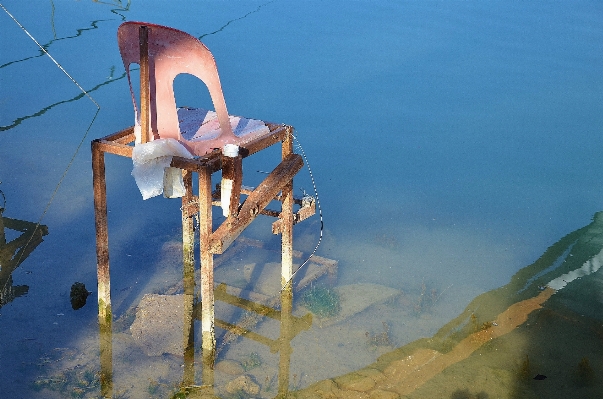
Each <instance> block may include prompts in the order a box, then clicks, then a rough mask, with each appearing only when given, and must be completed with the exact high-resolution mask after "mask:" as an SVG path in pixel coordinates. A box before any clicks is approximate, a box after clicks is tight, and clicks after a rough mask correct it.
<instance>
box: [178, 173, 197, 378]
mask: <svg viewBox="0 0 603 399" xmlns="http://www.w3.org/2000/svg"><path fill="white" fill-rule="evenodd" d="M182 180H183V182H184V195H183V196H182V207H181V214H182V274H183V284H184V295H183V297H184V303H183V305H184V310H183V315H184V320H183V324H182V326H183V329H182V332H183V346H182V347H183V348H184V366H185V367H184V376H183V384H184V385H191V384H193V382H194V375H195V372H194V359H195V328H194V318H193V311H194V298H195V230H194V224H193V217H194V215H195V214H194V213H189V211H188V210H189V208H188V204H189V203H191V202H192V201H193V199H194V196H193V173H192V172H190V171H188V170H182Z"/></svg>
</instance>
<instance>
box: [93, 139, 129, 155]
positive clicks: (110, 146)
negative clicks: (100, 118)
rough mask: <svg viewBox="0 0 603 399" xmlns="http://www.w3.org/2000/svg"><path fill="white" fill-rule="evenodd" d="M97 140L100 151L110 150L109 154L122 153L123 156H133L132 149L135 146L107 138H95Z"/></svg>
mask: <svg viewBox="0 0 603 399" xmlns="http://www.w3.org/2000/svg"><path fill="white" fill-rule="evenodd" d="M94 141H96V142H97V144H96V145H97V147H98V149H99V151H102V152H108V153H109V154H114V155H120V156H122V157H128V158H132V150H134V147H131V146H129V145H125V144H116V143H112V142H110V141H105V140H94Z"/></svg>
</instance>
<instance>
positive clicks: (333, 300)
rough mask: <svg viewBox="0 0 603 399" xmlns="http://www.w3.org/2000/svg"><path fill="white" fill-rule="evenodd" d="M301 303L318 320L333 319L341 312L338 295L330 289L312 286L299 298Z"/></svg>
mask: <svg viewBox="0 0 603 399" xmlns="http://www.w3.org/2000/svg"><path fill="white" fill-rule="evenodd" d="M301 303H302V305H303V306H305V307H306V308H308V310H309V311H310V312H312V313H314V314H315V315H316V316H318V317H320V318H326V317H333V316H335V315H337V314H338V313H339V311H340V310H341V303H340V298H339V294H338V293H337V291H335V290H334V289H332V288H327V287H322V286H312V287H310V288H309V289H308V290H307V291H305V292H304V293H303V295H302V296H301Z"/></svg>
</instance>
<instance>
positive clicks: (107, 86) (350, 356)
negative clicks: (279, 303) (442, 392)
mask: <svg viewBox="0 0 603 399" xmlns="http://www.w3.org/2000/svg"><path fill="white" fill-rule="evenodd" d="M2 4H3V5H4V6H5V7H6V8H7V10H8V11H10V12H11V13H12V14H13V15H14V17H15V18H16V19H17V20H19V22H20V23H21V24H22V25H23V26H24V27H25V28H26V29H27V30H28V31H29V32H30V33H31V35H32V36H33V37H35V38H36V40H37V41H38V42H39V43H40V44H41V45H43V46H44V47H45V48H46V49H47V50H48V51H49V52H50V54H51V55H52V56H53V57H54V58H55V59H56V61H57V62H58V63H59V64H60V65H61V66H62V67H63V68H64V69H65V70H66V71H67V72H68V73H69V75H71V77H72V78H73V79H74V80H75V81H77V83H78V84H79V85H80V86H81V87H82V88H83V89H84V90H86V91H87V92H88V94H89V95H90V97H91V98H92V99H91V98H89V97H87V96H83V95H82V94H81V91H80V90H79V89H78V87H77V86H76V84H74V82H72V81H71V80H70V78H69V77H67V76H66V75H65V74H64V73H63V72H62V71H61V70H60V69H59V68H58V67H57V66H56V65H55V64H54V63H53V61H52V60H51V59H50V58H48V57H47V56H46V55H44V54H43V53H42V52H41V51H40V50H39V48H38V47H37V46H36V45H35V43H34V42H33V41H32V40H31V39H30V38H29V37H28V36H27V35H26V34H25V33H24V31H23V30H21V28H19V26H18V25H17V24H16V23H15V22H14V21H13V20H12V19H11V18H10V17H9V16H8V15H7V14H6V13H5V12H4V11H1V10H0V21H1V23H0V36H1V37H2V38H3V39H4V40H2V44H1V47H0V48H1V50H0V140H1V141H0V143H1V145H0V182H1V183H0V190H2V193H3V197H2V196H0V201H2V202H0V206H2V204H3V203H4V206H3V208H5V209H4V211H3V216H4V217H5V218H11V219H17V220H21V221H27V222H32V223H38V222H39V223H41V225H43V226H47V228H48V235H46V236H44V237H43V239H44V241H43V242H41V243H40V244H39V245H38V246H37V247H36V248H35V249H34V250H33V251H32V252H31V253H30V254H28V255H27V256H24V257H23V258H22V259H21V260H20V261H19V262H17V263H19V265H18V267H17V268H16V270H15V271H14V272H12V275H11V276H12V285H13V286H27V287H28V289H27V290H25V289H24V288H21V289H20V290H17V291H18V292H20V293H21V294H22V295H20V296H18V297H15V298H13V299H12V300H11V301H9V302H8V303H4V301H3V302H2V304H3V306H2V308H1V309H0V315H1V316H0V342H2V345H1V346H0V348H1V349H0V351H1V352H0V369H1V370H6V371H10V373H2V377H0V392H2V393H3V396H6V397H27V398H30V397H61V396H65V395H67V394H73V392H74V391H73V390H74V386H76V385H77V381H74V380H75V379H77V376H76V377H73V376H74V375H78V374H77V373H81V372H83V371H85V370H90V371H91V372H92V373H93V375H94V374H95V373H97V371H98V370H99V369H100V360H99V355H98V352H99V336H98V325H97V318H96V311H97V309H96V306H95V302H96V293H94V294H93V295H92V296H90V297H89V299H88V303H87V305H86V306H84V307H83V308H81V309H79V310H77V311H74V310H73V309H72V308H71V305H70V302H69V290H70V287H71V285H72V284H73V283H74V282H76V281H81V282H83V283H85V284H86V286H87V287H88V289H89V290H91V291H95V290H94V287H95V286H96V256H95V233H94V215H93V204H92V176H91V175H92V173H91V162H90V151H89V142H90V141H91V140H92V139H94V138H98V137H102V136H105V135H107V134H110V133H113V132H116V131H118V130H121V129H123V128H125V127H128V126H131V125H132V122H133V112H132V106H131V100H130V96H129V91H128V88H127V81H126V79H125V78H124V73H123V65H122V63H121V59H120V57H119V52H118V50H117V46H116V40H115V38H116V30H117V27H118V26H119V24H120V23H121V22H122V21H124V20H143V21H150V22H154V23H159V24H163V25H168V26H173V27H175V28H178V29H181V30H184V31H187V32H189V33H191V34H192V35H194V36H197V37H200V38H201V39H202V40H203V42H204V43H205V44H206V45H207V46H208V47H209V48H210V49H211V50H212V52H213V54H214V56H215V58H216V60H217V64H218V68H219V71H220V76H221V80H222V85H223V87H224V92H225V97H226V102H227V104H228V107H229V110H230V112H231V113H234V114H238V115H245V116H248V117H253V118H258V119H263V120H269V121H276V122H283V123H287V124H290V125H293V126H294V127H295V128H296V132H297V136H298V138H299V141H300V143H301V145H302V146H303V149H304V152H305V153H306V154H307V156H308V161H309V164H310V166H311V170H312V174H313V176H314V177H315V179H316V185H317V189H318V193H319V199H320V203H321V205H322V209H323V216H324V232H323V233H324V239H323V242H322V244H321V246H320V248H319V250H318V253H317V254H318V255H320V256H323V257H326V258H329V259H334V260H337V261H338V270H337V277H336V279H335V280H334V281H333V279H331V280H328V279H326V278H321V280H320V281H319V282H318V283H317V284H318V285H325V286H327V287H335V288H336V289H339V290H342V292H345V289H346V287H348V288H349V287H350V286H351V285H352V284H367V285H368V284H371V285H379V286H381V287H387V288H388V289H393V290H396V292H397V294H396V295H395V296H392V298H390V299H388V300H381V301H380V302H379V303H376V304H375V305H373V306H371V307H369V308H368V309H366V310H364V311H362V312H360V313H358V314H355V315H353V316H351V317H350V318H347V319H346V320H343V321H340V322H339V323H335V324H330V325H328V324H329V323H327V322H324V321H321V320H320V319H319V318H317V317H314V319H313V323H312V327H311V328H310V329H309V330H304V331H301V332H299V334H298V335H296V336H295V338H293V339H292V340H291V345H292V348H293V354H292V357H291V362H290V370H289V387H290V388H291V389H298V388H304V387H307V386H311V385H312V384H313V383H315V382H317V381H321V380H324V379H327V378H333V377H337V376H340V375H343V374H346V373H349V372H352V371H355V370H358V369H361V368H363V367H365V366H367V365H369V364H371V363H373V362H375V361H376V360H377V359H378V358H379V357H380V356H381V355H385V354H387V353H389V352H391V351H392V350H394V349H395V348H398V347H404V346H405V345H407V344H410V343H412V342H413V341H415V340H417V339H420V338H424V337H432V336H434V334H436V332H438V330H440V328H441V327H443V326H444V325H446V324H447V323H448V322H450V321H451V320H453V319H454V318H456V317H457V316H458V315H460V314H462V312H463V311H464V309H465V308H466V307H467V305H468V304H470V303H471V301H472V300H473V299H474V298H476V297H477V296H478V295H480V294H483V293H485V292H489V291H491V290H494V289H496V288H499V287H502V286H505V285H506V284H507V283H509V280H510V278H511V276H513V275H514V274H515V273H516V272H518V271H520V270H521V269H522V268H524V267H526V266H528V265H530V264H532V263H533V262H534V261H536V260H537V259H539V258H540V257H541V255H542V254H543V253H544V252H545V250H546V249H547V248H548V247H549V246H551V245H553V244H554V243H556V242H558V241H559V240H560V239H561V238H562V237H564V236H566V235H567V234H569V233H572V232H574V231H576V230H577V229H579V228H581V227H583V226H586V225H588V224H589V223H590V221H591V219H592V218H593V215H594V214H595V213H596V212H598V211H600V210H601V200H600V199H601V198H602V197H603V196H602V194H603V192H602V191H603V187H601V185H600V184H599V182H600V181H602V180H603V176H602V172H601V169H600V168H599V167H598V162H597V160H598V158H599V154H601V151H602V150H603V145H602V143H601V140H600V139H599V135H600V132H601V128H602V127H603V112H602V107H603V105H602V104H603V98H602V97H603V77H602V75H601V73H600V72H601V67H602V66H603V59H602V57H603V56H602V54H603V48H602V47H603V45H602V43H603V40H602V39H603V37H602V36H603V29H602V28H601V26H600V23H599V19H600V18H599V17H600V15H601V13H602V12H603V9H602V8H601V6H599V5H598V4H595V3H592V2H578V3H576V2H572V3H571V4H569V3H567V4H566V3H555V4H553V5H551V4H540V3H536V4H523V3H522V4H519V3H518V4H514V5H509V4H507V3H506V2H488V3H483V4H482V3H480V2H476V1H469V2H452V3H445V2H388V1H384V2H380V3H379V4H378V5H375V4H372V2H362V1H353V2H339V1H332V2H327V3H325V2H317V1H316V2H314V1H310V2H303V3H295V4H293V3H290V2H286V1H279V0H277V1H272V2H255V1H245V2H221V1H207V2H192V1H181V2H177V6H174V5H173V4H172V3H170V4H168V3H167V2H160V1H145V2H138V1H132V2H130V3H126V2H113V3H111V2H83V1H79V2H71V1H52V2H49V3H48V2H36V3H35V6H34V7H32V6H31V4H29V3H28V4H27V6H25V5H24V4H25V3H22V2H17V1H12V0H10V1H9V0H6V1H4V2H2ZM197 89H201V86H200V85H199V84H198V83H197V82H194V81H192V80H188V79H186V78H184V77H182V78H178V79H177V80H176V90H177V94H176V97H177V102H178V104H179V105H188V106H203V105H207V104H206V103H204V102H205V101H207V96H206V95H205V93H203V94H198V91H201V90H197ZM96 104H98V105H99V107H100V110H99V108H97V106H96ZM80 145H81V146H80ZM74 154H75V157H74ZM250 161H251V162H253V164H250V165H249V168H248V169H246V170H249V171H251V172H246V175H245V179H246V184H257V183H258V182H259V181H260V180H261V179H262V178H263V175H262V174H261V173H254V171H255V170H257V169H261V168H263V167H264V168H265V167H266V166H265V165H262V164H261V162H260V161H261V160H250ZM66 170H67V173H66V174H64V172H65V171H66ZM130 171H131V162H130V161H129V160H127V159H119V158H118V157H115V156H107V173H108V175H107V179H108V193H109V198H108V201H109V202H108V204H109V211H110V213H109V231H110V248H111V268H112V294H113V311H114V316H115V319H116V320H122V322H118V323H116V324H117V325H116V326H115V329H114V335H113V342H114V348H113V351H114V353H113V371H114V378H113V393H114V395H116V396H119V395H122V397H132V398H135V397H148V396H149V395H150V396H153V395H154V396H155V397H169V395H170V393H171V392H172V391H173V390H174V389H176V388H177V387H179V386H180V384H181V383H182V368H181V366H182V364H183V360H182V356H177V355H163V356H147V355H146V354H145V353H144V352H143V351H142V350H141V348H140V347H139V346H138V345H137V344H136V343H135V342H134V340H133V338H132V334H130V330H129V324H131V322H132V320H131V319H128V315H132V312H133V310H132V309H134V308H135V307H136V306H138V304H139V302H140V300H141V298H142V297H143V296H144V295H145V294H148V293H164V292H166V291H169V290H170V289H173V287H175V286H177V285H178V284H179V282H180V281H181V278H182V273H181V267H180V262H181V254H180V252H179V247H178V243H179V240H180V234H181V233H180V216H179V215H180V212H179V206H180V205H179V202H178V201H177V200H176V202H174V201H170V200H165V199H158V198H155V199H152V200H148V201H144V202H143V201H142V200H141V198H140V193H139V192H138V190H137V188H136V185H135V184H134V181H133V179H132V177H131V176H130ZM300 175H301V176H300V177H299V178H296V186H297V187H302V188H304V189H305V190H306V191H308V192H311V191H312V184H311V181H310V178H309V172H307V171H305V170H304V171H302V172H301V173H300ZM57 187H58V189H57ZM298 193H301V191H298ZM268 222H269V221H264V220H262V221H258V223H256V224H254V225H252V227H250V229H249V230H248V231H246V232H245V234H244V235H245V236H246V237H249V238H252V239H256V240H261V241H262V242H264V243H265V245H264V247H263V248H262V249H257V248H256V249H254V248H253V247H245V248H244V249H243V250H241V251H240V252H238V253H237V254H235V256H233V257H232V258H231V259H230V260H229V261H227V262H224V264H223V265H222V266H221V267H219V268H217V269H216V278H217V281H218V282H226V283H227V284H229V285H231V286H239V287H241V286H243V285H245V284H257V286H256V288H257V287H260V286H262V287H263V288H262V289H263V290H264V291H266V294H269V295H276V294H277V292H278V287H276V288H275V287H274V286H270V284H268V283H266V284H268V285H265V284H264V283H263V281H265V280H268V281H274V279H272V280H271V279H270V277H267V278H263V279H261V280H262V281H260V279H257V280H253V281H252V282H249V281H246V276H245V275H244V273H243V272H244V269H245V266H246V265H249V264H251V263H255V264H256V265H261V266H263V265H267V266H265V268H266V269H269V268H270V262H278V240H277V238H276V237H272V236H271V235H270V226H269V225H268ZM5 224H6V223H5ZM5 230H6V240H7V241H9V242H10V241H11V240H13V239H15V238H17V237H19V235H20V232H19V231H17V230H14V229H8V228H6V229H5ZM319 233H320V223H319V219H318V217H317V216H315V217H314V218H313V219H310V220H308V221H306V222H304V223H302V224H300V225H299V226H297V227H296V230H295V241H294V247H295V249H298V250H300V251H302V252H304V254H305V255H307V254H308V253H310V252H311V251H312V249H313V247H314V245H315V244H316V242H317V240H318V238H319ZM275 250H276V252H275ZM12 255H13V253H12V252H11V253H10V256H9V259H11V258H12ZM3 256H8V255H3ZM0 259H2V262H3V263H2V266H3V267H4V268H3V269H2V272H3V273H4V272H5V270H6V266H5V264H6V262H7V260H5V258H4V257H3V258H0ZM299 261H300V260H298V262H299ZM551 264H552V263H551ZM275 268H276V269H275ZM272 269H273V270H278V268H277V267H276V266H274V265H273V268H272ZM530 270H531V269H530ZM541 270H542V269H538V270H537V271H535V272H534V274H533V275H534V276H536V277H535V278H534V279H533V280H529V277H527V278H526V281H530V283H532V282H534V281H537V279H538V278H540V277H541V275H540V274H538V273H540V272H541ZM600 274H601V272H600V271H599V272H596V273H593V275H597V276H598V275H600ZM255 277H256V276H255V275H254V278H255ZM589 278H591V277H589V276H586V277H583V278H582V279H581V280H580V281H582V282H587V281H590V280H588V279H589ZM2 281H4V280H2ZM277 281H278V280H277ZM597 281H598V280H597ZM298 282H299V281H298ZM570 286H571V285H570ZM568 287H569V286H568ZM356 288H358V287H356ZM258 289H259V288H258ZM380 290H381V291H384V290H385V288H381V289H380ZM24 291H26V293H24ZM296 298H299V296H296ZM364 299H366V301H369V300H370V298H368V297H367V298H364ZM297 305H299V301H297V302H296V310H295V311H294V314H295V315H296V316H302V315H303V314H305V311H304V310H303V309H302V308H298V307H297ZM483 306H486V305H485V304H484V305H483ZM601 306H602V305H601V299H600V297H599V299H597V300H594V301H592V302H589V304H588V305H584V307H585V309H586V310H587V311H584V309H583V314H585V315H590V316H589V317H599V318H600V317H601V311H600V310H601ZM220 311H221V308H218V313H217V315H218V317H219V316H220ZM223 312H224V314H230V313H229V309H227V308H226V307H225V308H224V309H223ZM235 314H236V312H235ZM120 318H121V319H120ZM384 323H385V324H384ZM197 328H198V325H197ZM254 328H256V329H257V330H255V331H256V332H258V333H263V334H266V335H268V336H270V337H272V338H275V337H278V334H279V326H278V323H274V322H271V321H265V322H262V323H260V324H258V325H256V326H254ZM383 333H385V334H386V335H387V340H385V339H384V340H381V339H380V338H381V337H384V335H383ZM197 338H198V341H199V342H198V343H197V345H196V346H197V347H198V346H199V345H200V338H199V337H197ZM252 353H256V354H258V355H259V357H260V358H261V362H262V365H261V366H259V367H256V368H255V369H254V370H255V371H254V370H251V371H250V372H249V373H250V374H251V375H253V377H254V379H255V380H256V382H257V383H258V384H259V385H260V386H261V387H262V390H261V392H260V394H258V396H260V397H274V396H275V395H276V388H275V386H276V382H274V379H275V377H276V375H277V374H278V373H277V371H278V369H279V366H278V355H277V354H274V353H271V352H270V351H269V350H268V349H267V348H266V347H265V346H262V345H260V344H258V343H257V342H255V341H250V340H245V339H244V340H238V341H236V342H235V343H233V344H229V345H225V346H224V347H223V349H222V350H221V352H220V356H221V358H220V359H234V360H237V361H238V362H239V363H241V362H242V361H243V360H244V359H247V358H248V357H249V356H250V354H252ZM201 369H202V367H201V366H200V365H199V364H197V365H195V373H196V374H195V378H194V379H195V381H194V383H195V384H201V383H202V381H201V379H202V370H201ZM254 373H255V374H254ZM65 375H67V376H68V377H69V378H67V377H65V378H63V377H64V376H65ZM57 376H63V377H61V378H59V377H57ZM80 377H81V376H80ZM53 378H54V379H58V380H61V379H64V380H68V383H65V384H63V385H61V384H58V383H56V384H54V385H53V384H52V383H51V382H48V381H47V380H49V379H53ZM229 378H230V377H229V375H227V373H226V374H224V373H223V374H220V373H219V372H217V375H216V389H217V392H219V394H220V395H222V396H223V397H228V393H225V391H224V384H226V383H227V382H228V380H229ZM41 381H42V382H41ZM44 381H46V382H47V383H46V384H44ZM81 385H84V387H80V388H79V389H80V390H81V391H82V392H81V395H82V396H85V397H94V396H95V395H96V396H98V395H99V394H100V387H99V386H98V385H99V384H98V383H96V382H93V383H89V384H84V383H82V384H81ZM155 385H156V389H155V390H154V391H153V389H151V388H153V387H155ZM76 388H77V387H76ZM459 389H460V391H462V389H461V388H459ZM150 391H153V392H150ZM471 392H475V390H474V389H471ZM79 394H80V391H77V392H76V394H75V395H79ZM490 395H492V396H493V397H494V394H493V393H490ZM442 397H443V396H442Z"/></svg>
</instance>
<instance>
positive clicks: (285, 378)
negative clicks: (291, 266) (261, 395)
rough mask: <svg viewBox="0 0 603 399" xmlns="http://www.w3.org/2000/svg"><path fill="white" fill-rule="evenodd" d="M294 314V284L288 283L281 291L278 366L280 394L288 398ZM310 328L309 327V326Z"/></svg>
mask: <svg viewBox="0 0 603 399" xmlns="http://www.w3.org/2000/svg"><path fill="white" fill-rule="evenodd" d="M292 312H293V284H290V283H287V284H286V285H285V288H284V289H283V290H282V291H281V331H280V337H279V341H280V344H281V347H280V348H279V351H280V356H279V365H278V393H279V396H280V397H286V396H287V393H288V392H289V374H290V371H289V370H290V365H291V354H292V353H293V348H292V346H291V340H292V339H293V338H294V337H295V334H296V333H295V332H294V331H293V328H292V324H293V322H292V317H293V315H292ZM308 327H309V326H308Z"/></svg>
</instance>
